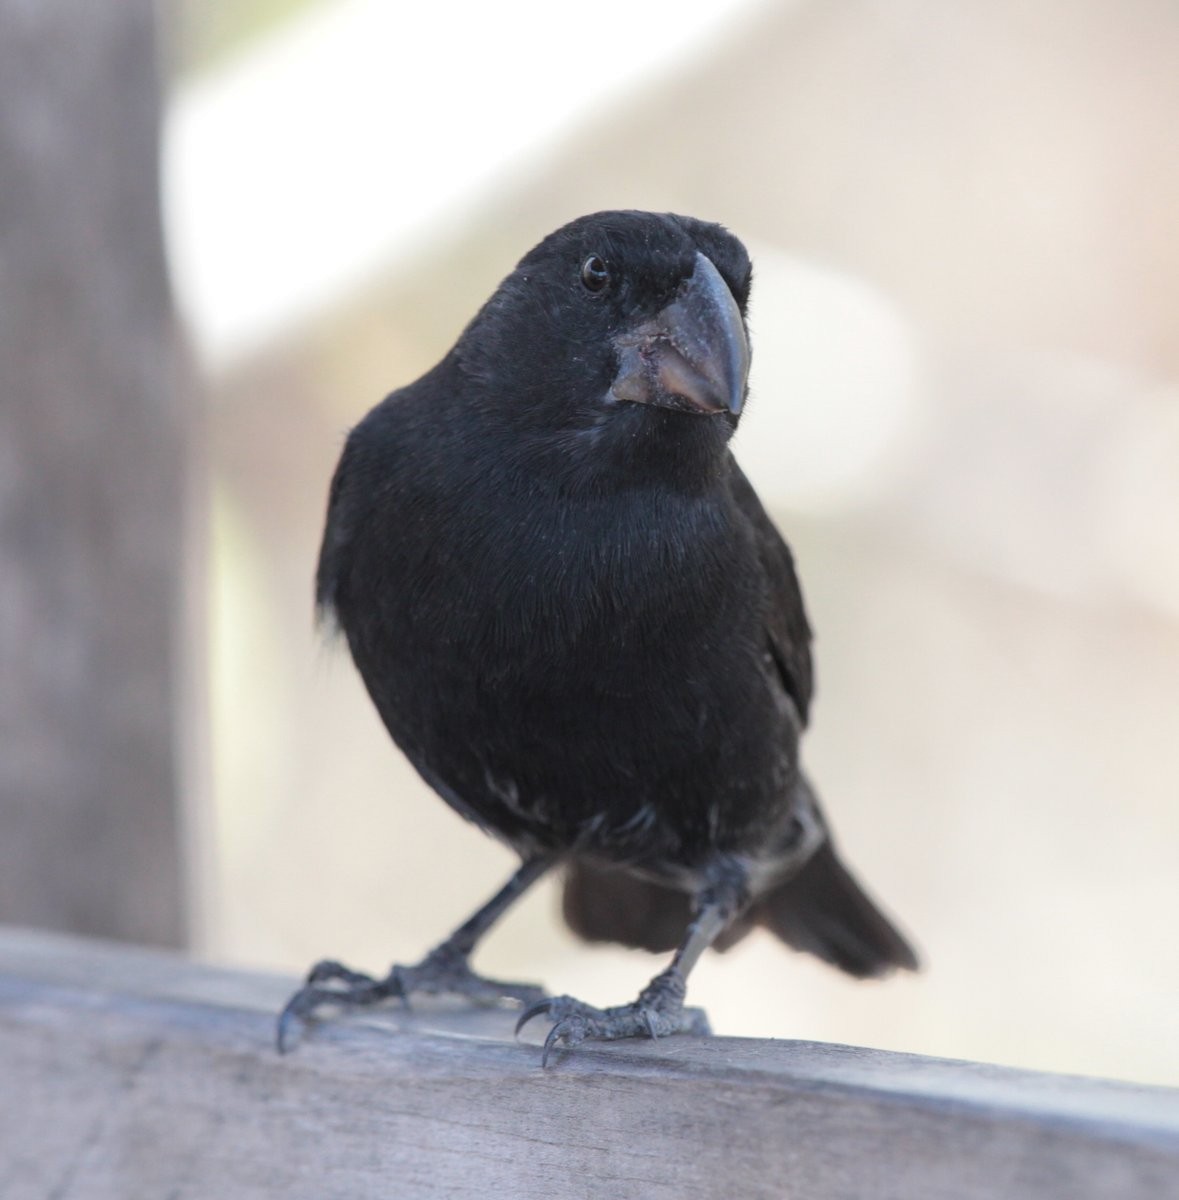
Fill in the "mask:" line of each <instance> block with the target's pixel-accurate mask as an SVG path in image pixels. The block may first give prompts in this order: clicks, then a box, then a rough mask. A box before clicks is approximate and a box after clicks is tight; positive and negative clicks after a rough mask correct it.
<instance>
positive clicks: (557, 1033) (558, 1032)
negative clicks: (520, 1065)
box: [540, 1021, 564, 1071]
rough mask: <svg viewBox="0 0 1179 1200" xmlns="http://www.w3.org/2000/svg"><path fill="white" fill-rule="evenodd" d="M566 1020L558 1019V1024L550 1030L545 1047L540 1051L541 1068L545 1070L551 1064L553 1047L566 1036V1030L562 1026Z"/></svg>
mask: <svg viewBox="0 0 1179 1200" xmlns="http://www.w3.org/2000/svg"><path fill="white" fill-rule="evenodd" d="M562 1025H564V1021H558V1022H557V1024H556V1025H554V1026H553V1027H552V1029H550V1030H549V1035H548V1037H546V1038H545V1040H544V1049H543V1050H542V1051H541V1052H540V1069H541V1070H542V1071H543V1070H544V1069H545V1068H546V1067H547V1066H548V1065H549V1054H550V1052H551V1051H552V1049H553V1047H554V1046H555V1045H556V1044H557V1043H558V1042H559V1041H560V1040H561V1038H562V1037H563V1036H564V1030H563V1029H562V1028H561V1027H562Z"/></svg>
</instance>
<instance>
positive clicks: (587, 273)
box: [581, 254, 610, 292]
mask: <svg viewBox="0 0 1179 1200" xmlns="http://www.w3.org/2000/svg"><path fill="white" fill-rule="evenodd" d="M581 282H582V284H583V285H584V286H585V288H586V289H587V290H588V291H591V292H600V291H602V290H603V288H605V286H606V285H607V284H608V283H609V282H610V268H609V267H607V266H606V264H605V263H604V262H603V261H602V260H601V258H599V257H598V255H596V254H591V255H590V256H589V258H587V259H586V260H585V262H583V263H582V264H581Z"/></svg>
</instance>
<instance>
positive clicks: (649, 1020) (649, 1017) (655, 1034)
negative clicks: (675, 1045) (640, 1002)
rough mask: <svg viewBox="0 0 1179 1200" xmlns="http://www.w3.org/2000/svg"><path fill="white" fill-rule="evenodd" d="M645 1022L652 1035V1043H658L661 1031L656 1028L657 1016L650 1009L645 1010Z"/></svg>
mask: <svg viewBox="0 0 1179 1200" xmlns="http://www.w3.org/2000/svg"><path fill="white" fill-rule="evenodd" d="M643 1021H644V1022H645V1023H646V1026H647V1032H648V1033H649V1034H650V1035H651V1041H653V1042H654V1041H656V1040H658V1038H659V1030H658V1029H656V1028H655V1014H654V1013H653V1012H652V1011H651V1010H650V1009H649V1008H644V1009H643Z"/></svg>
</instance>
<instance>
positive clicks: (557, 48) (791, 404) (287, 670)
mask: <svg viewBox="0 0 1179 1200" xmlns="http://www.w3.org/2000/svg"><path fill="white" fill-rule="evenodd" d="M0 35H2V36H0V68H2V69H0V102H2V103H0V304H2V312H0V384H2V390H0V522H2V524H0V634H2V640H0V655H2V657H0V667H2V669H3V675H2V678H0V921H6V922H10V923H27V924H33V925H40V926H48V927H53V928H63V929H72V930H80V931H83V932H93V933H100V934H107V935H112V936H119V937H127V938H134V939H141V940H145V941H151V942H157V943H164V944H172V945H180V946H185V947H188V948H190V949H192V950H193V951H194V952H195V953H197V954H200V955H202V956H205V957H209V958H213V959H217V960H222V961H229V962H236V963H242V964H249V965H253V966H266V967H272V968H278V969H282V970H289V971H302V970H303V969H305V968H306V966H307V965H308V964H309V963H310V962H312V961H313V960H315V959H317V958H320V957H323V956H325V955H330V956H332V957H338V958H341V959H343V960H345V961H347V962H349V963H351V964H352V965H354V966H358V967H362V968H365V969H369V970H373V971H378V972H383V971H384V970H385V968H386V967H387V965H388V963H389V962H390V961H392V960H401V961H413V960H416V959H417V958H418V957H420V955H421V954H422V953H423V952H424V951H425V950H426V949H427V948H428V947H430V946H431V945H433V944H434V943H435V942H437V941H438V940H439V939H440V938H441V937H442V936H443V935H444V934H446V933H447V932H448V931H449V930H450V929H451V928H452V927H453V926H455V925H456V924H458V923H459V922H460V921H461V920H463V919H464V918H465V917H466V916H467V915H468V914H469V912H470V911H471V910H473V909H474V908H475V907H476V906H477V905H478V904H480V903H481V902H482V901H483V900H484V899H485V898H486V897H487V896H488V895H490V893H491V892H492V891H493V890H495V889H496V888H497V887H498V886H499V884H500V883H501V882H502V881H503V880H504V879H505V878H506V877H507V875H508V874H509V872H510V871H511V869H512V865H513V863H512V859H511V856H510V855H509V854H508V853H507V852H506V851H505V850H503V849H502V848H501V847H499V846H498V845H495V844H493V843H491V842H490V841H489V840H488V839H487V838H485V837H484V836H483V835H481V834H480V833H479V832H478V831H477V830H475V829H474V828H472V827H469V826H466V825H464V823H463V822H462V821H461V820H460V819H459V818H458V817H456V816H454V815H453V814H452V813H451V812H450V811H449V809H447V808H446V806H445V805H444V804H443V803H442V802H441V801H439V800H438V799H436V798H435V797H434V796H432V795H431V794H430V793H429V792H428V790H427V789H426V788H425V787H424V785H423V784H421V783H420V782H419V781H418V780H417V778H416V777H415V775H414V774H413V772H412V770H411V769H410V768H409V767H408V766H407V765H406V763H405V762H404V760H403V759H402V758H401V756H400V755H399V753H398V752H397V751H396V750H395V748H394V747H393V746H392V745H391V744H390V742H389V740H388V738H387V737H386V735H385V734H384V731H383V729H382V728H381V726H380V724H379V722H378V719H377V717H376V715H375V713H374V712H373V711H372V709H371V706H370V705H369V703H368V700H367V698H366V697H365V695H364V693H363V690H362V687H361V685H360V683H359V680H358V678H357V676H356V675H355V673H354V671H353V669H352V667H351V664H350V662H349V661H348V658H347V654H346V652H345V651H344V649H343V648H342V647H340V646H332V645H330V644H325V643H324V642H323V641H322V640H321V639H320V638H319V637H318V636H317V635H316V634H315V632H314V630H313V628H312V623H311V575H312V571H313V565H314V558H315V554H316V550H317V544H318V538H319V534H320V530H321V527H322V519H323V511H324V503H325V497H326V489H327V483H328V479H329V477H330V474H331V471H332V468H333V466H334V463H335V459H336V457H337V455H338V453H339V451H340V449H341V447H342V444H343V438H344V436H345V434H346V432H347V430H348V428H349V427H350V426H351V425H352V424H354V423H355V422H356V421H357V420H358V419H359V418H360V417H361V416H362V415H363V413H364V412H365V411H366V410H367V409H368V408H369V407H371V405H372V404H374V403H375V402H376V401H377V400H379V399H380V398H381V397H382V396H383V395H384V394H385V393H386V392H388V391H389V390H391V389H392V388H393V387H395V386H397V385H399V384H401V383H404V382H406V381H408V380H410V379H412V378H414V377H415V376H417V375H418V374H419V373H421V372H422V371H423V370H424V369H425V368H426V367H428V366H430V365H432V364H433V363H434V362H435V361H437V359H438V358H439V357H440V356H441V354H442V353H444V352H445V350H446V349H447V348H448V347H449V346H450V345H451V343H452V342H453V340H454V338H455V336H456V335H457V333H458V331H459V330H460V329H461V327H462V326H463V324H464V323H465V322H466V320H467V319H468V318H469V317H470V316H471V315H472V314H473V312H474V311H475V309H476V307H477V306H478V305H479V304H480V303H481V302H482V300H483V299H485V298H486V296H487V295H488V294H489V293H490V291H491V290H492V289H493V288H494V286H495V285H496V283H497V282H498V281H499V279H500V278H502V276H503V275H504V274H506V273H507V272H508V271H509V270H510V269H511V267H512V266H513V265H514V263H515V261H516V260H517V259H518V258H519V257H520V256H521V255H522V254H523V253H524V252H525V251H526V250H527V249H529V248H530V247H531V246H532V245H533V244H534V243H535V242H536V241H538V240H539V239H540V238H541V237H542V236H543V235H544V234H546V233H548V232H549V231H550V230H552V229H553V228H555V227H556V226H558V225H560V224H562V223H563V222H565V221H567V220H569V219H571V218H573V217H575V216H577V215H580V214H582V213H584V212H589V211H592V210H594V209H599V208H621V207H634V208H649V209H659V210H674V211H679V212H684V213H690V214H692V215H696V216H700V217H704V218H708V219H712V220H719V221H721V222H722V223H724V224H726V225H727V226H729V227H730V228H731V229H732V230H733V231H734V232H735V233H736V234H738V235H739V236H740V237H741V238H743V239H744V240H745V241H746V243H747V244H748V245H749V247H750V249H751V252H752V254H753V257H754V260H755V267H756V277H755V287H754V300H753V308H752V315H751V325H752V331H753V338H754V365H753V374H752V384H751V387H752V399H751V403H750V406H749V408H748V410H747V416H746V418H745V419H744V421H743V424H742V428H741V430H740V432H739V435H738V439H737V443H736V449H737V454H738V457H739V458H740V459H741V461H742V462H743V464H744V465H745V466H746V469H747V470H748V471H749V473H750V474H751V476H752V477H753V479H754V482H755V484H756V486H757V487H758V489H759V491H760V492H761V495H762V496H763V498H764V499H765V501H766V502H767V506H768V507H770V509H771V510H772V512H773V513H774V515H775V517H776V519H777V520H778V523H779V525H780V526H781V528H782V529H783V531H784V533H785V534H786V536H787V537H788V539H789V540H790V541H791V543H792V545H793V546H794V549H795V554H796V557H797V559H798V562H799V565H800V570H801V575H802V580H803V584H804V589H805V592H806V595H807V599H808V605H809V609H810V614H811V618H812V623H813V624H814V626H815V628H816V630H817V635H818V638H817V644H816V655H817V663H818V680H819V683H818V688H819V691H818V702H817V708H816V715H815V719H814V723H813V728H812V732H811V734H810V735H809V738H808V740H807V743H806V748H805V755H806V762H807V765H808V767H809V770H810V772H811V774H812V776H813V778H814V779H815V780H816V782H817V784H818V786H819V789H820V792H821V794H822V795H823V797H824V798H825V801H826V805H827V808H828V811H829V813H830V814H831V816H832V818H833V821H834V824H835V827H836V830H837V832H838V834H839V838H840V841H841V843H842V845H843V847H844V849H845V850H846V852H847V856H848V857H849V859H850V860H851V861H852V862H853V863H854V864H855V866H856V867H857V869H858V871H859V873H860V874H861V875H862V877H863V878H864V879H865V880H866V881H867V883H868V885H869V887H870V889H871V890H872V891H873V892H874V893H875V894H876V895H877V896H878V897H879V898H880V899H881V900H882V902H883V903H884V905H885V907H886V908H887V909H888V910H889V911H890V912H891V913H893V914H894V915H895V916H896V917H897V918H898V920H899V922H900V923H901V924H902V926H903V927H904V928H905V929H906V930H907V931H908V932H909V933H911V935H912V936H913V938H914V939H915V941H916V942H917V944H918V945H919V946H920V947H921V950H922V953H923V957H924V959H925V962H926V967H925V970H924V971H923V972H922V973H921V974H920V975H919V976H916V977H913V978H905V979H897V980H893V981H890V982H888V983H884V984H857V983H854V982H851V981H848V980H845V979H843V978H841V977H839V976H837V975H836V974H835V973H833V972H831V971H830V970H829V969H828V968H826V967H824V966H822V965H821V964H818V963H816V962H813V961H811V960H810V959H806V958H803V957H802V956H798V955H794V954H791V953H790V952H788V951H786V950H784V949H783V948H782V947H781V946H779V945H778V944H777V943H775V942H773V941H772V940H770V939H769V937H768V935H764V936H763V935H762V934H760V933H759V934H756V935H754V936H752V937H750V938H749V939H747V940H746V941H745V942H744V943H742V944H741V946H739V947H738V948H737V949H735V950H734V951H732V952H730V953H729V954H727V955H724V956H720V955H711V956H709V957H708V958H707V959H706V960H705V961H704V962H703V963H702V964H701V966H700V968H699V969H698V972H697V973H696V975H694V976H693V987H692V996H693V999H694V1001H695V1002H697V1003H700V1004H703V1005H705V1006H706V1007H707V1008H708V1009H709V1011H710V1014H711V1016H712V1019H713V1024H714V1027H715V1028H716V1029H717V1031H718V1032H721V1033H726V1034H742V1035H757V1036H769V1037H791V1038H807V1039H819V1040H829V1041H838V1042H852V1043H864V1044H868V1045H873V1046H882V1047H889V1048H894V1049H900V1050H910V1051H918V1052H922V1053H929V1054H938V1055H947V1056H953V1057H963V1058H975V1059H983V1060H992V1061H997V1062H1003V1063H1012V1064H1021V1065H1026V1066H1031V1067H1037V1068H1044V1069H1050V1070H1058V1071H1070V1072H1082V1073H1090V1074H1100V1075H1108V1076H1114V1077H1121V1078H1129V1079H1137V1080H1144V1081H1154V1082H1169V1083H1171V1084H1179V1032H1177V1028H1176V1022H1175V1017H1174V1014H1175V1011H1176V1007H1177V1003H1179V937H1177V936H1176V932H1175V925H1176V921H1177V919H1179V871H1177V866H1176V860H1177V857H1179V803H1177V801H1179V340H1177V338H1176V322H1177V318H1179V238H1176V236H1175V232H1176V225H1175V219H1176V218H1175V214H1176V213H1177V212H1179V156H1177V155H1176V153H1175V140H1174V126H1175V117H1176V113H1179V10H1177V9H1176V8H1175V7H1174V6H1173V5H1171V4H1168V3H1165V2H1163V0H1125V2H1124V3H1122V4H1119V5H1111V4H1108V3H1102V2H1099V0H1032V2H1031V3H1027V2H1017V0H986V2H984V0H963V2H961V3H958V4H955V5H945V4H942V3H938V0H892V2H891V3H888V4H879V3H864V2H853V0H796V2H783V0H778V2H774V0H678V2H677V3H674V4H671V3H641V2H640V3H636V2H635V0H627V2H626V3H623V2H622V0H599V2H598V3H597V4H595V5H594V8H593V18H592V21H591V20H589V19H588V17H587V13H586V10H585V9H584V8H583V7H582V6H575V5H569V6H562V5H553V4H551V3H540V2H539V0H501V3H498V4H496V5H476V4H474V3H462V2H458V3H456V2H453V0H452V2H449V3H447V2H445V0H442V2H439V3H435V4H432V5H425V6H423V5H390V4H385V3H380V2H379V0H303V2H297V0H234V2H231V0H182V2H180V3H174V4H170V5H169V4H164V5H156V4H153V3H151V2H148V0H128V2H127V3H126V4H122V5H110V6H98V5H88V4H86V3H85V2H84V0H69V2H63V3H61V4H58V5H53V6H40V5H36V4H32V3H28V2H27V0H0ZM557 908H558V896H557V890H556V886H555V884H553V883H548V884H545V885H543V886H542V887H541V888H539V889H538V891H537V893H536V894H534V895H531V896H530V897H529V898H528V899H527V900H526V901H525V902H523V903H522V904H521V905H520V906H519V907H518V908H517V909H516V910H514V911H513V912H512V913H511V914H510V915H509V916H508V917H507V918H506V920H505V922H504V924H503V925H502V927H501V928H499V929H497V931H496V932H495V933H494V934H493V935H492V936H491V937H490V938H489V939H488V941H487V942H486V944H485V946H484V947H483V948H482V949H481V951H480V953H479V955H478V966H479V967H480V969H483V970H485V971H487V972H488V973H491V974H493V975H500V976H502V977H506V978H523V979H535V980H543V981H544V983H545V984H546V986H548V987H549V988H550V989H552V990H555V991H558V992H564V991H568V992H572V993H574V994H577V995H579V996H581V997H582V998H584V999H587V1000H590V1001H593V1002H598V1003H618V1002H622V1001H624V1000H628V999H630V998H631V997H632V996H633V995H634V994H635V992H636V991H637V989H638V988H639V987H640V986H641V985H642V984H643V983H644V982H645V981H646V980H647V979H648V978H649V977H650V975H651V974H653V973H654V971H655V970H657V969H658V968H659V966H660V965H661V963H660V960H657V959H655V958H653V957H651V956H648V955H645V954H642V953H639V952H627V951H622V950H612V949H604V948H599V947H594V948H591V947H587V946H584V945H580V944H577V943H576V942H575V941H574V940H573V938H572V937H571V935H569V934H568V933H567V932H565V931H564V930H563V928H562V927H561V925H560V922H559V918H558V912H557Z"/></svg>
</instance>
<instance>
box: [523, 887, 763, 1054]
mask: <svg viewBox="0 0 1179 1200" xmlns="http://www.w3.org/2000/svg"><path fill="white" fill-rule="evenodd" d="M745 884H746V877H745V872H744V870H742V869H741V868H740V867H737V866H736V865H734V864H731V863H726V864H725V865H724V867H723V868H722V869H721V870H719V871H718V872H717V873H716V878H715V879H714V880H713V881H712V882H711V883H710V885H709V886H707V887H705V888H704V889H703V890H702V891H701V892H700V893H699V894H698V895H697V897H696V915H695V917H694V919H693V920H692V923H691V924H690V925H689V926H688V930H687V933H686V934H685V935H684V940H683V942H681V943H680V948H679V949H678V950H677V951H676V953H675V957H674V958H673V959H672V960H671V965H670V966H669V967H668V968H667V969H666V970H665V971H661V972H660V973H659V974H658V975H656V976H655V978H654V979H652V980H651V982H650V983H649V984H647V986H646V987H645V988H643V990H642V991H641V992H640V993H639V997H638V999H637V1000H635V1001H634V1002H633V1003H631V1004H622V1005H619V1006H617V1007H616V1008H594V1007H593V1006H592V1005H589V1004H585V1003H583V1002H582V1001H581V1000H576V999H574V997H572V996H552V997H546V998H544V999H542V1000H538V1001H537V1002H536V1003H535V1004H533V1005H532V1006H531V1007H529V1008H527V1009H525V1010H524V1012H523V1013H522V1014H521V1016H520V1019H519V1021H518V1022H517V1023H516V1032H517V1033H519V1032H520V1030H521V1029H523V1028H524V1026H525V1025H526V1024H527V1023H528V1022H529V1021H531V1020H532V1019H533V1018H534V1017H539V1016H542V1015H543V1016H547V1017H549V1018H550V1019H551V1020H552V1022H553V1025H552V1027H551V1028H550V1029H549V1032H548V1036H547V1037H546V1038H545V1040H544V1051H543V1052H542V1055H541V1060H540V1061H541V1066H542V1067H543V1066H547V1065H548V1061H549V1055H550V1053H551V1052H552V1050H553V1047H554V1046H557V1045H562V1044H563V1045H566V1046H576V1045H577V1044H578V1043H579V1042H585V1041H614V1040H616V1039H618V1038H630V1037H651V1038H657V1037H665V1036H666V1035H668V1034H672V1033H695V1034H708V1033H711V1032H712V1031H711V1029H710V1028H709V1025H708V1017H707V1016H706V1015H705V1013H704V1010H703V1009H699V1008H685V1007H684V996H685V994H686V992H687V987H688V975H689V973H690V972H691V970H692V968H693V967H694V966H695V965H696V962H697V960H698V959H699V958H700V956H701V955H702V954H703V953H704V951H705V950H707V949H708V947H709V946H711V945H712V943H713V942H714V941H716V939H717V938H718V937H719V936H720V934H721V933H722V932H723V931H724V929H725V928H726V927H727V926H728V924H729V923H730V922H731V921H732V920H733V918H734V917H736V916H737V915H738V914H739V913H740V912H741V910H742V909H743V908H744V907H745V905H746V904H747V903H748V894H747V891H746V886H745Z"/></svg>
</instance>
